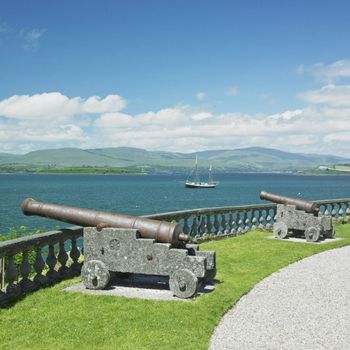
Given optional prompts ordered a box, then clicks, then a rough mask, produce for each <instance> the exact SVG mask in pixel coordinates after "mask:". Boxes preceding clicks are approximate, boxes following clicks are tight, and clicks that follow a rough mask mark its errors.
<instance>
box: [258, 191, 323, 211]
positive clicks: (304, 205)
mask: <svg viewBox="0 0 350 350" xmlns="http://www.w3.org/2000/svg"><path fill="white" fill-rule="evenodd" d="M260 199H266V200H269V201H271V202H274V203H278V204H291V205H295V206H296V207H297V209H300V210H304V211H306V212H307V213H312V214H315V215H317V214H318V212H319V210H320V208H319V207H318V206H317V204H316V203H313V202H309V201H305V200H303V199H297V198H290V197H285V196H280V195H278V194H274V193H269V192H266V191H261V192H260Z"/></svg>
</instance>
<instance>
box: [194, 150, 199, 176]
mask: <svg viewBox="0 0 350 350" xmlns="http://www.w3.org/2000/svg"><path fill="white" fill-rule="evenodd" d="M194 182H199V176H198V156H197V155H196V164H195V170H194Z"/></svg>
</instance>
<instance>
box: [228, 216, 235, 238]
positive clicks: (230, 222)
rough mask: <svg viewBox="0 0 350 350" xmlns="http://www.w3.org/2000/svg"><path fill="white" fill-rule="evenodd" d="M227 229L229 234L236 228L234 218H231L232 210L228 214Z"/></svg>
mask: <svg viewBox="0 0 350 350" xmlns="http://www.w3.org/2000/svg"><path fill="white" fill-rule="evenodd" d="M228 229H229V233H231V234H233V233H235V232H236V230H235V220H234V218H233V212H232V211H231V212H230V213H229V215H228Z"/></svg>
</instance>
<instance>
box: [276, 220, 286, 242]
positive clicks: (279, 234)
mask: <svg viewBox="0 0 350 350" xmlns="http://www.w3.org/2000/svg"><path fill="white" fill-rule="evenodd" d="M273 235H274V236H275V237H276V238H280V239H284V238H286V237H287V235H288V227H287V225H286V224H285V223H284V222H276V223H274V225H273Z"/></svg>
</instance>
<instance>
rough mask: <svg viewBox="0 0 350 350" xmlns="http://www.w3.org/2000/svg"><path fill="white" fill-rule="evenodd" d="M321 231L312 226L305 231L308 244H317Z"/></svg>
mask: <svg viewBox="0 0 350 350" xmlns="http://www.w3.org/2000/svg"><path fill="white" fill-rule="evenodd" d="M320 233H321V232H320V229H319V228H318V227H314V226H310V227H308V228H307V229H306V230H305V238H306V241H307V242H317V241H318V240H319V238H320Z"/></svg>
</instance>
